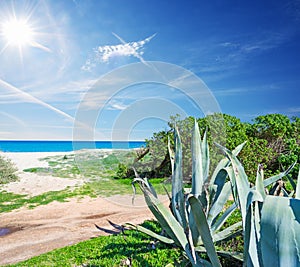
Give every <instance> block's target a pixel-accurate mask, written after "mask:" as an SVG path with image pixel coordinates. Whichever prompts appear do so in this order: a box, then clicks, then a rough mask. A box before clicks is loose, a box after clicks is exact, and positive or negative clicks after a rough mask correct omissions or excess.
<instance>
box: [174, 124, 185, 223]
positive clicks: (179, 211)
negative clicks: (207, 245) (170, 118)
mask: <svg viewBox="0 0 300 267" xmlns="http://www.w3.org/2000/svg"><path fill="white" fill-rule="evenodd" d="M171 203H172V210H173V213H174V214H175V217H176V218H177V220H178V221H179V222H180V224H181V225H182V226H183V228H184V229H185V228H186V227H187V218H186V212H185V200H184V193H183V180H182V145H181V140H180V135H179V132H178V130H177V128H175V162H174V172H173V174H172V202H171Z"/></svg>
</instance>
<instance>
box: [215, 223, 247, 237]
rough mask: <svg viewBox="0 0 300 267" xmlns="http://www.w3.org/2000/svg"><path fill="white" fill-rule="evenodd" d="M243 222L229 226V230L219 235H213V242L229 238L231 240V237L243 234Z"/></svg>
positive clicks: (226, 229) (218, 233)
mask: <svg viewBox="0 0 300 267" xmlns="http://www.w3.org/2000/svg"><path fill="white" fill-rule="evenodd" d="M242 227H243V225H242V222H241V221H240V222H237V223H235V224H233V225H231V226H228V227H227V228H225V229H224V230H223V231H220V232H217V233H213V235H212V237H213V241H214V242H218V241H221V240H224V239H227V238H230V237H231V236H236V235H237V234H239V233H241V232H242V229H241V228H242Z"/></svg>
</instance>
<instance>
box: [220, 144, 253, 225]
mask: <svg viewBox="0 0 300 267" xmlns="http://www.w3.org/2000/svg"><path fill="white" fill-rule="evenodd" d="M221 149H222V150H223V151H224V152H225V153H226V155H227V156H228V158H229V159H230V161H231V164H232V169H230V170H229V169H228V167H227V168H226V170H228V171H227V172H228V175H229V178H230V180H231V181H232V183H233V184H235V186H236V190H237V192H238V196H239V198H238V200H239V204H240V208H241V213H242V218H243V226H245V223H246V221H245V220H246V215H247V210H248V207H249V205H250V204H251V202H250V203H249V202H248V195H249V193H250V185H249V182H248V177H247V175H246V173H245V170H244V168H243V166H242V164H241V163H240V161H239V160H238V159H237V157H236V156H235V155H233V153H232V152H231V151H229V150H228V149H226V148H224V147H221ZM232 170H233V171H232Z"/></svg>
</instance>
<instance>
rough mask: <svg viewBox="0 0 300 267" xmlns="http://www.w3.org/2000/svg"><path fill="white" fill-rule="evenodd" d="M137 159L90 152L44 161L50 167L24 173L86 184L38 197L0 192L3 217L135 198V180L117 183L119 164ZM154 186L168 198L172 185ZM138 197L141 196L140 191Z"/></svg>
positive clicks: (123, 154) (154, 181) (131, 153)
mask: <svg viewBox="0 0 300 267" xmlns="http://www.w3.org/2000/svg"><path fill="white" fill-rule="evenodd" d="M134 157H135V152H134V151H131V150H129V151H128V150H119V151H111V152H108V151H106V152H105V153H104V152H102V151H88V152H81V153H76V154H70V155H65V156H51V157H46V158H42V159H41V161H46V162H47V163H48V167H43V168H40V167H31V168H28V169H25V170H24V171H25V172H32V173H36V174H39V175H52V176H55V177H61V178H72V179H83V180H84V184H83V185H82V186H79V187H75V188H66V189H65V190H61V191H51V192H46V193H43V194H41V195H38V196H34V197H29V196H27V195H19V194H13V193H10V192H5V191H1V192H0V213H1V212H8V211H12V210H14V209H18V208H20V207H23V206H27V207H28V208H34V207H36V206H38V205H46V204H48V203H50V202H52V201H55V200H56V201H60V202H63V201H67V200H68V199H69V198H72V197H84V196H90V197H97V196H101V197H109V196H112V195H125V194H133V188H132V184H131V183H132V179H130V178H124V179H116V175H117V169H118V165H119V163H120V162H122V163H123V164H130V163H131V162H132V161H133V160H134ZM151 183H152V184H153V186H154V187H155V189H156V190H157V192H158V193H159V194H165V191H164V188H163V185H164V186H165V187H166V188H168V189H170V188H171V185H170V183H165V179H162V178H157V179H151ZM137 194H141V191H140V190H137Z"/></svg>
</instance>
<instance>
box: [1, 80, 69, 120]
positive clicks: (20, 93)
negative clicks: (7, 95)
mask: <svg viewBox="0 0 300 267" xmlns="http://www.w3.org/2000/svg"><path fill="white" fill-rule="evenodd" d="M0 87H2V88H4V89H6V90H8V91H9V92H11V93H13V94H16V95H17V96H18V98H20V99H22V100H23V101H25V102H28V103H35V104H38V105H41V106H43V107H45V108H47V109H49V110H52V111H54V112H55V113H57V114H60V115H62V116H63V117H65V118H67V119H68V120H70V121H72V122H73V121H74V118H73V117H72V116H70V115H69V114H67V113H65V112H64V111H62V110H60V109H58V108H56V107H54V106H52V105H50V104H48V103H46V102H44V101H42V100H40V99H38V98H36V97H35V96H33V95H31V94H29V93H27V92H24V91H22V90H21V89H19V88H17V87H15V86H13V85H11V84H9V83H8V82H6V81H4V80H2V79H0Z"/></svg>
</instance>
